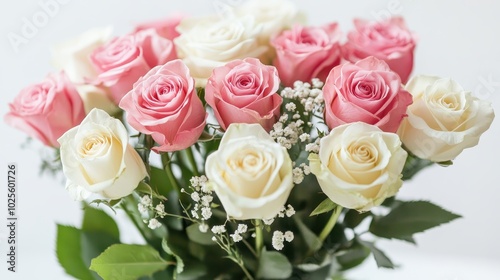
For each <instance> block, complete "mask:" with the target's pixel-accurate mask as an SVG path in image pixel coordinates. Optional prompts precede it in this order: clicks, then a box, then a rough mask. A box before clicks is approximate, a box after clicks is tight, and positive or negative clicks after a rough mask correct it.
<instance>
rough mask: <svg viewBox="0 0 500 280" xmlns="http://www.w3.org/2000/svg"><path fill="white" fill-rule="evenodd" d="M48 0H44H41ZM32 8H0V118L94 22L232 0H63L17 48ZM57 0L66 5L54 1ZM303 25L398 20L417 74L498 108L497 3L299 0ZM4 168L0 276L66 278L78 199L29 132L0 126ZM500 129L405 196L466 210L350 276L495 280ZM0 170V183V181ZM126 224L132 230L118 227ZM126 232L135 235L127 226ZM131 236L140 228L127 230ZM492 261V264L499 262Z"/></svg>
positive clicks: (204, 10)
mask: <svg viewBox="0 0 500 280" xmlns="http://www.w3.org/2000/svg"><path fill="white" fill-rule="evenodd" d="M42 1H44V2H47V1H49V0H42ZM38 2H39V0H35V1H32V0H30V1H2V4H0V5H1V7H0V20H1V27H0V28H1V29H0V50H1V51H0V57H1V60H0V63H1V72H0V82H1V83H0V85H1V92H0V115H2V116H3V115H4V114H5V113H6V112H7V109H8V107H7V104H8V102H10V101H11V100H12V99H13V98H14V96H15V95H16V94H17V93H18V92H19V90H20V89H21V88H23V87H24V86H26V85H28V84H29V83H33V82H37V81H40V80H41V79H43V78H44V77H45V75H46V74H47V73H48V72H49V71H53V70H54V69H53V68H51V66H50V58H51V56H50V51H49V49H50V47H51V46H52V45H54V44H55V43H58V42H61V41H64V40H67V39H69V38H72V37H74V36H76V35H78V34H80V33H82V32H84V31H86V30H88V29H90V28H92V27H100V26H106V25H113V26H114V27H115V32H114V33H115V34H116V35H120V34H124V33H126V32H128V31H130V30H131V29H132V28H133V26H134V24H136V23H139V22H141V21H144V20H148V19H157V18H161V17H164V16H168V15H170V14H172V13H174V12H182V13H183V14H186V15H202V14H211V13H215V12H216V6H217V4H221V3H225V4H237V3H239V2H240V1H239V0H204V1H195V0H189V1H187V0H183V1H159V0H149V1H133V0H108V1H97V0H87V1H76V0H66V2H67V3H66V4H64V5H60V9H59V11H58V12H57V13H55V15H54V16H53V17H50V19H49V20H48V22H47V23H46V25H44V26H43V27H40V28H39V30H38V31H37V32H36V34H35V36H34V37H33V38H30V39H29V42H28V43H26V44H23V45H21V46H19V49H18V51H17V52H16V51H15V50H14V48H13V46H12V44H11V43H9V40H8V34H9V33H10V32H14V33H16V34H21V28H22V27H23V24H24V23H23V18H27V19H29V20H31V19H32V17H33V15H35V14H36V13H37V12H40V11H43V10H42V9H41V7H40V6H39V4H38ZM61 2H62V1H61ZM294 2H296V3H297V5H299V7H300V8H301V9H302V10H303V11H304V12H305V14H306V15H307V16H308V18H309V23H310V24H322V23H326V22H329V21H338V22H339V23H340V24H341V26H342V29H343V30H344V31H347V30H349V29H350V28H351V26H352V24H351V20H352V18H353V17H363V18H367V19H372V20H377V19H378V18H379V17H380V16H383V15H386V14H388V13H391V12H392V13H394V14H401V15H403V16H404V17H405V18H406V20H407V23H408V25H409V27H410V28H411V29H412V30H413V31H415V32H416V33H417V34H418V36H419V43H418V47H417V50H416V57H415V68H414V71H413V73H414V74H415V73H420V74H432V75H438V76H443V77H452V78H453V79H455V80H457V81H458V82H459V83H460V84H461V85H462V86H463V87H464V88H466V89H469V90H471V91H473V92H474V93H475V94H476V95H478V96H480V97H481V98H483V99H487V100H489V101H491V102H492V103H493V106H494V107H495V109H496V111H497V112H500V105H499V103H500V100H499V97H498V94H499V93H500V71H499V70H500V69H499V66H498V65H500V64H499V62H500V52H499V51H498V46H499V45H500V40H499V35H498V34H499V33H498V28H499V27H500V17H499V15H498V11H500V2H497V1H493V0H490V1H488V0H484V1H477V0H475V1H473V0H467V1H466V0H462V1H452V0H447V1H411V0H407V1H405V0H400V1H398V0H380V1H374V0H369V1H368V0H366V1H348V0H345V1H298V0H296V1H294ZM0 127H1V130H0V131H1V132H2V133H1V138H0V139H1V140H0V143H1V145H0V150H1V156H0V170H2V171H1V172H5V173H6V172H7V163H10V162H16V163H17V166H18V174H19V175H18V178H19V179H18V193H17V195H18V197H19V200H18V211H17V215H18V217H19V221H18V232H17V238H18V243H19V246H18V248H19V249H18V250H19V251H18V252H17V253H18V267H17V270H18V272H17V273H15V274H14V273H7V265H6V262H5V260H6V240H5V237H6V235H7V230H6V226H5V225H4V223H5V218H6V212H7V211H6V206H5V205H6V203H5V202H6V193H7V191H6V190H5V188H6V187H5V185H6V183H2V182H0V219H1V220H2V222H1V223H0V275H1V277H0V278H1V279H67V276H65V275H64V272H63V271H62V269H61V268H60V267H59V266H58V264H57V261H56V258H55V253H54V244H55V229H56V225H55V224H56V223H62V224H70V225H79V223H80V219H81V217H80V216H81V215H80V210H79V207H80V206H79V204H78V203H75V202H73V201H71V200H70V198H69V197H68V195H67V194H66V192H65V191H64V188H63V183H62V182H61V181H60V180H56V179H53V178H50V177H48V176H44V177H40V176H39V174H38V170H39V165H40V155H39V152H40V149H39V147H40V146H39V145H37V144H36V143H34V144H32V145H31V146H30V147H28V148H25V149H22V148H21V144H22V143H23V142H25V139H26V136H25V134H24V133H22V132H20V131H17V130H14V129H12V128H10V127H7V126H6V125H5V124H4V123H3V122H1V121H0ZM499 136H500V124H499V122H498V120H495V121H494V123H493V125H492V127H491V129H490V130H489V131H487V132H486V133H485V134H484V135H483V137H482V138H481V141H480V144H479V146H477V147H475V148H473V149H469V150H466V151H465V152H463V153H462V154H461V155H460V156H459V157H458V158H457V159H456V161H455V164H454V165H453V166H451V167H448V168H440V167H437V166H435V167H432V168H429V169H428V170H425V171H424V172H422V173H420V174H419V175H418V176H417V177H416V178H415V179H414V180H413V181H412V182H407V183H406V184H405V185H404V186H403V188H402V190H401V192H400V197H401V198H405V199H426V200H432V201H433V202H435V203H437V204H439V205H441V206H443V207H445V208H447V209H449V210H452V211H453V212H456V213H459V214H461V215H463V218H462V219H460V220H457V221H454V222H453V223H451V224H448V225H446V226H443V227H440V228H437V229H433V230H430V231H428V232H426V233H425V234H419V235H417V238H416V239H417V242H418V244H419V245H418V248H415V247H414V246H411V245H408V244H405V243H402V242H397V241H392V242H386V241H384V242H381V243H380V245H379V247H382V248H383V249H385V251H386V252H387V254H388V255H389V256H391V257H392V258H393V260H395V262H396V263H398V264H400V265H401V267H400V268H399V269H398V270H395V271H389V270H383V269H380V270H377V269H376V265H375V263H374V262H373V261H372V260H370V261H368V262H367V263H365V264H364V265H363V266H362V268H361V269H359V270H357V271H355V272H353V273H352V274H350V276H351V277H352V278H353V279H436V280H438V279H439V280H464V279H500V268H498V267H499V264H500V242H499V237H500V216H499V214H498V212H497V209H498V206H499V203H498V201H499V197H500V190H499V182H500V168H499V164H498V162H497V159H498V158H500V149H499V148H498V140H499V139H500V138H499ZM5 173H4V175H3V176H0V177H2V178H4V179H3V180H6V178H5V177H6V174H5ZM124 228H126V229H127V227H126V226H125V227H124ZM128 229H130V228H128ZM122 236H124V237H127V236H128V237H127V238H126V239H125V241H134V240H135V239H136V237H137V235H136V233H134V232H132V231H129V232H126V233H123V234H122ZM495 266H496V267H495Z"/></svg>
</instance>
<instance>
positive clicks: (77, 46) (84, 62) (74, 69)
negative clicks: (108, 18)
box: [52, 27, 119, 114]
mask: <svg viewBox="0 0 500 280" xmlns="http://www.w3.org/2000/svg"><path fill="white" fill-rule="evenodd" d="M112 31H113V29H112V28H111V27H107V28H100V29H91V30H89V31H87V32H85V33H83V34H81V35H80V36H78V37H77V38H74V39H72V40H69V41H67V42H64V43H61V44H59V45H56V46H55V47H53V48H52V56H53V59H52V62H53V64H54V66H55V67H56V68H58V69H60V70H63V71H64V72H65V73H66V75H67V76H68V77H69V79H70V81H71V82H73V83H74V84H75V86H76V89H77V91H78V93H79V94H80V96H81V97H82V100H83V104H84V107H85V112H86V113H88V112H90V110H92V109H93V108H99V109H103V110H105V111H106V112H108V113H110V114H113V113H115V112H117V111H118V110H119V108H118V107H117V106H116V105H115V104H114V103H113V102H112V101H111V99H110V97H109V96H110V95H109V94H110V93H109V92H108V91H107V90H106V89H104V88H100V87H96V86H94V85H90V84H88V83H87V80H92V79H95V78H96V77H97V72H96V71H95V69H94V67H93V66H92V64H91V62H90V59H89V57H90V54H91V53H92V51H94V50H95V49H96V48H98V47H100V46H102V45H103V44H104V43H106V42H107V41H108V39H109V38H110V37H111V33H112Z"/></svg>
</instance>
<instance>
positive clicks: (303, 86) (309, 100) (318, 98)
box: [281, 78, 324, 116]
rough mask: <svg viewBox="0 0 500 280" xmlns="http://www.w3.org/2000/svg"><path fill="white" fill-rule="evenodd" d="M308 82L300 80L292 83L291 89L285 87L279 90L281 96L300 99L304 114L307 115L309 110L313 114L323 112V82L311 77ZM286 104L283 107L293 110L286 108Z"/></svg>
mask: <svg viewBox="0 0 500 280" xmlns="http://www.w3.org/2000/svg"><path fill="white" fill-rule="evenodd" d="M311 83H312V85H311V84H310V83H304V82H302V81H296V82H295V83H293V89H292V88H290V87H286V88H285V89H283V90H282V91H281V97H283V98H288V99H294V100H298V101H300V103H301V104H302V105H303V106H304V109H305V112H304V115H306V116H307V115H308V114H309V113H310V112H312V113H314V114H323V110H324V99H323V91H322V90H321V88H323V82H322V81H320V80H319V79H316V78H315V79H312V81H311ZM287 106H288V104H287V105H285V108H286V109H287V110H288V111H294V110H289V109H288V107H287Z"/></svg>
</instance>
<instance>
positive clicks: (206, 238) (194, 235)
mask: <svg viewBox="0 0 500 280" xmlns="http://www.w3.org/2000/svg"><path fill="white" fill-rule="evenodd" d="M186 233H187V236H188V238H189V240H191V241H193V242H196V243H199V244H202V245H216V244H217V243H215V242H214V241H213V240H212V236H213V234H212V233H211V232H210V231H208V232H201V231H200V230H199V227H198V224H192V225H190V226H188V227H187V228H186Z"/></svg>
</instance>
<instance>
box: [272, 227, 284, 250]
mask: <svg viewBox="0 0 500 280" xmlns="http://www.w3.org/2000/svg"><path fill="white" fill-rule="evenodd" d="M284 239H285V237H284V235H283V232H281V231H279V230H277V231H275V232H274V233H273V237H272V240H271V241H272V245H273V247H274V249H276V250H278V251H281V250H283V247H285V245H284V244H283V241H284Z"/></svg>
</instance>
